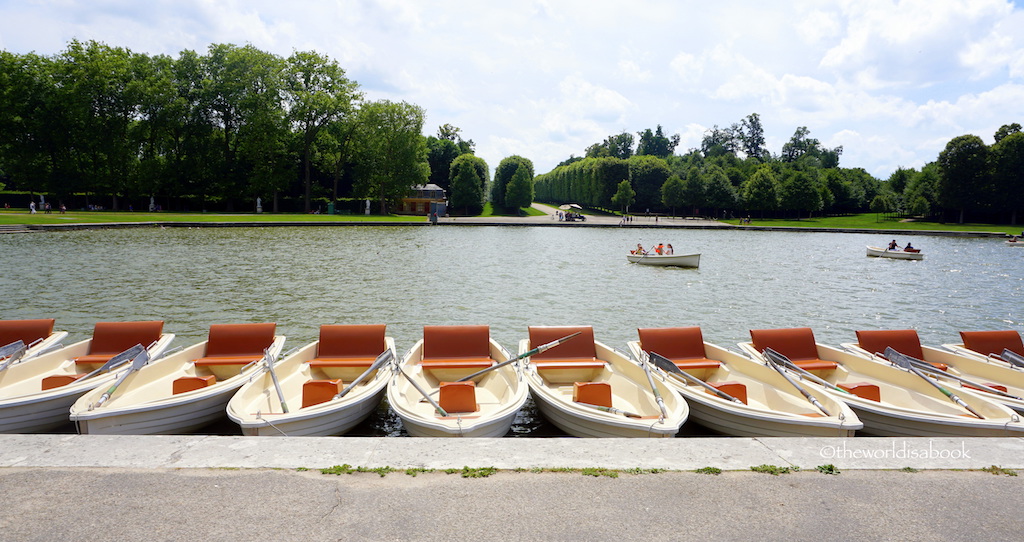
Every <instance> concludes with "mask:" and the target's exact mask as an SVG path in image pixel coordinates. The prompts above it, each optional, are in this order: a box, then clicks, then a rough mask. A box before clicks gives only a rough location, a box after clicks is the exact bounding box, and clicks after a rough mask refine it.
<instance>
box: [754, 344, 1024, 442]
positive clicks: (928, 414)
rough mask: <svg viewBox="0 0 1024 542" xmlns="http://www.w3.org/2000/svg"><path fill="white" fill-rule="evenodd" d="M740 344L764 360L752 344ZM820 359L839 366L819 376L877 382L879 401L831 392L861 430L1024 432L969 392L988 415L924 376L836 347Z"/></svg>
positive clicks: (822, 349) (891, 433)
mask: <svg viewBox="0 0 1024 542" xmlns="http://www.w3.org/2000/svg"><path fill="white" fill-rule="evenodd" d="M740 347H741V348H742V349H743V350H744V351H746V352H748V353H750V354H752V355H755V356H757V357H756V359H759V360H760V359H763V358H762V357H761V354H760V353H758V352H757V351H756V350H755V349H754V347H753V345H752V344H751V343H749V342H747V343H741V344H740ZM817 349H818V358H819V359H821V360H825V361H833V362H836V363H838V364H839V367H838V368H837V369H834V370H832V371H830V372H826V373H822V374H821V375H819V376H821V377H822V378H824V379H825V380H827V381H829V382H831V383H832V384H835V385H838V384H841V383H847V384H852V383H861V382H866V383H870V384H874V385H877V386H878V387H879V390H880V397H881V400H880V401H874V400H871V399H868V398H864V397H859V396H857V395H852V394H846V393H840V392H837V391H833V390H831V389H829V390H828V393H830V394H832V395H833V396H834V397H835V398H837V399H840V400H842V401H843V402H845V403H846V404H847V405H849V406H850V408H852V409H853V411H854V412H855V413H856V414H857V417H858V418H860V421H861V422H863V423H864V429H862V430H861V431H860V432H859V433H861V434H864V435H873V436H886V437H983V436H984V437H1008V436H1024V424H1022V423H1021V420H1020V417H1019V416H1018V415H1017V414H1016V413H1014V412H1013V411H1012V410H1011V409H1009V408H1008V407H1006V406H1004V405H1002V404H1000V403H997V402H995V401H991V400H989V399H987V398H985V397H982V396H980V395H978V394H975V393H972V392H971V391H970V390H961V389H958V390H957V391H956V394H957V395H959V396H960V398H961V399H963V400H964V401H965V402H966V403H967V404H969V405H970V406H971V407H972V408H974V409H975V410H977V411H978V412H980V413H981V414H982V415H983V416H984V419H979V418H976V417H974V416H972V415H970V414H969V413H968V412H967V411H966V410H964V409H962V408H960V407H958V406H956V405H954V404H953V402H952V401H950V400H949V398H947V397H946V396H944V395H943V394H942V393H940V392H939V391H938V390H937V389H935V388H934V387H933V386H931V385H930V384H928V383H927V382H925V381H924V380H923V379H921V378H920V377H918V376H916V375H914V374H912V373H910V372H908V371H905V370H902V369H898V368H896V367H892V366H888V365H883V364H882V363H878V362H876V361H872V360H870V359H866V358H864V357H862V356H858V355H855V354H852V353H848V352H844V351H842V350H839V349H837V348H833V347H830V346H825V345H823V344H820V343H819V344H817Z"/></svg>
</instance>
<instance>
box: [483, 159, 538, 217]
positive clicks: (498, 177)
mask: <svg viewBox="0 0 1024 542" xmlns="http://www.w3.org/2000/svg"><path fill="white" fill-rule="evenodd" d="M520 169H525V170H526V175H527V178H528V179H530V201H531V202H532V201H533V162H531V161H530V160H529V159H526V158H523V157H522V156H518V155H513V156H509V157H506V158H504V159H502V161H501V162H499V163H498V167H497V168H496V169H495V170H494V182H493V183H492V184H491V203H493V204H494V205H499V206H502V205H506V203H505V194H506V192H507V190H508V184H509V182H511V181H512V178H513V177H514V176H515V174H516V172H517V171H519V170H520ZM508 205H509V206H512V205H511V204H508ZM527 205H529V204H527ZM527 205H520V207H526V206H527Z"/></svg>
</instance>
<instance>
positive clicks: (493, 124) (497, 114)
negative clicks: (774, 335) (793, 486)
mask: <svg viewBox="0 0 1024 542" xmlns="http://www.w3.org/2000/svg"><path fill="white" fill-rule="evenodd" d="M74 38H77V39H79V40H97V41H102V42H104V43H107V44H109V45H113V46H123V47H127V48H129V49H132V50H133V51H137V52H145V53H149V54H168V55H172V56H176V55H177V54H178V53H179V52H180V51H182V50H184V49H192V50H196V51H204V50H205V49H206V47H207V46H208V45H209V44H211V43H235V44H240V45H241V44H246V43H251V44H253V45H254V46H256V47H259V48H260V49H263V50H267V51H271V52H274V53H276V54H279V55H282V56H287V55H289V54H290V53H291V52H292V51H294V50H316V51H318V52H320V53H323V54H326V55H328V56H330V57H332V58H334V59H336V60H337V61H338V62H339V63H340V64H341V66H342V67H343V68H345V70H346V71H347V73H348V75H349V77H351V78H352V79H354V80H355V81H357V82H358V83H359V84H360V85H361V87H362V89H363V90H364V91H365V93H366V96H367V98H370V99H390V100H404V101H408V102H411V103H415V104H417V105H420V106H422V107H424V108H425V109H426V111H427V123H426V127H425V129H424V130H425V133H426V134H434V133H436V130H437V127H438V126H440V125H441V124H445V123H451V124H453V125H455V126H458V127H459V128H461V129H462V132H463V137H465V138H468V139H472V140H474V142H475V143H476V148H477V154H478V155H479V156H481V157H483V158H484V159H485V160H487V162H488V164H489V165H490V166H491V168H492V169H493V168H494V167H496V166H497V165H498V162H500V160H501V159H502V158H504V157H506V156H509V155H512V154H519V155H522V156H525V157H527V158H529V159H531V160H533V162H534V165H535V170H536V171H537V172H538V173H543V172H547V171H549V170H551V169H552V168H553V167H554V166H555V165H556V164H557V163H558V162H560V161H561V160H563V159H565V158H567V157H568V156H569V155H570V154H576V155H577V156H579V155H582V154H583V153H584V150H585V149H586V147H587V146H589V145H590V144H592V143H596V142H599V141H602V140H603V139H604V138H605V137H607V136H608V135H612V134H616V133H619V132H622V131H623V130H625V131H629V132H634V133H635V132H637V131H641V130H643V129H646V128H654V127H655V126H656V125H657V124H661V125H662V126H663V127H664V129H665V131H666V132H668V133H670V134H671V133H678V134H680V135H681V136H682V142H681V144H680V149H678V151H682V152H685V150H686V149H688V148H691V147H698V146H699V145H700V141H701V137H702V135H703V133H704V131H705V130H707V129H708V128H711V127H712V126H714V125H718V126H720V127H725V126H728V125H731V124H733V123H737V122H739V121H740V120H741V119H742V118H743V117H745V116H747V115H749V114H750V113H758V114H759V115H760V116H761V120H762V123H763V125H764V128H765V133H766V138H767V143H768V148H769V150H771V151H772V152H775V153H778V152H779V151H780V150H781V147H782V144H783V143H785V142H786V141H787V140H788V139H789V138H790V136H792V134H793V132H794V131H795V130H796V128H797V127H798V126H806V127H808V128H809V129H810V135H811V137H816V138H818V139H820V140H821V141H822V142H823V143H824V144H825V145H826V146H829V147H834V146H838V145H842V146H843V147H844V153H843V156H842V160H841V165H842V166H845V167H863V168H865V169H866V170H867V171H868V172H870V173H871V174H873V175H875V176H876V177H879V178H887V177H888V176H889V174H890V173H891V172H892V171H893V170H894V169H896V168H897V167H899V166H903V167H921V166H923V165H924V164H926V163H927V162H929V161H932V160H934V159H935V158H936V157H937V155H938V153H939V152H940V151H941V150H942V148H943V147H944V146H945V144H946V143H947V142H948V141H949V140H950V139H952V138H953V137H956V136H958V135H963V134H975V135H978V136H980V137H981V138H982V139H983V140H985V141H986V142H988V143H991V142H992V135H993V133H994V132H995V131H996V129H998V128H999V127H1000V126H1001V125H1003V124H1009V123H1012V122H1018V123H1022V124H1024V105H1022V104H1024V7H1022V5H1021V3H1020V2H1016V3H1015V2H1009V1H1006V0H958V1H949V0H930V1H924V0H911V1H900V2H895V1H887V0H795V1H785V2H763V1H746V0H725V1H723V2H718V3H709V2H695V1H690V0H683V1H670V0H634V1H632V2H611V1H604V0H524V1H519V2H500V3H499V2H456V1H447V0H444V1H438V0H423V1H412V0H409V1H401V0H381V1H376V2H371V1H360V0H336V1H330V0H291V1H289V2H280V1H275V2H270V1H262V0H255V1H241V0H175V1H164V0H151V1H148V2H137V1H134V0H92V1H85V0H38V1H25V0H21V1H15V0H0V48H3V49H6V50H8V51H12V52H15V53H26V52H30V51H34V52H37V53H40V54H46V55H49V54H55V53H58V52H60V51H61V50H63V49H64V48H65V47H66V44H67V42H68V41H69V40H71V39H74Z"/></svg>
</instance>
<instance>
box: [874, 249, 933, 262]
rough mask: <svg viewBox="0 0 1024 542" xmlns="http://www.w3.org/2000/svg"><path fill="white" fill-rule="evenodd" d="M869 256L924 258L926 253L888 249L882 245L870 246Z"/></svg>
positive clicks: (908, 258) (907, 258)
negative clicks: (881, 246)
mask: <svg viewBox="0 0 1024 542" xmlns="http://www.w3.org/2000/svg"><path fill="white" fill-rule="evenodd" d="M868 256H870V257H873V258H891V259H893V260H923V259H924V253H921V252H904V251H902V250H888V249H884V248H880V247H868Z"/></svg>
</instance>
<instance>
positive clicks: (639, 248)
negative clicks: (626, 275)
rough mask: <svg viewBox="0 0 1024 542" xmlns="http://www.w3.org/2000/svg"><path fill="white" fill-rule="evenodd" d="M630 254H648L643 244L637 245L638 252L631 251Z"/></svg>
mask: <svg viewBox="0 0 1024 542" xmlns="http://www.w3.org/2000/svg"><path fill="white" fill-rule="evenodd" d="M630 252H631V253H633V254H641V255H643V254H647V251H646V250H644V246H643V245H642V244H641V243H637V244H636V250H630Z"/></svg>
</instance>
